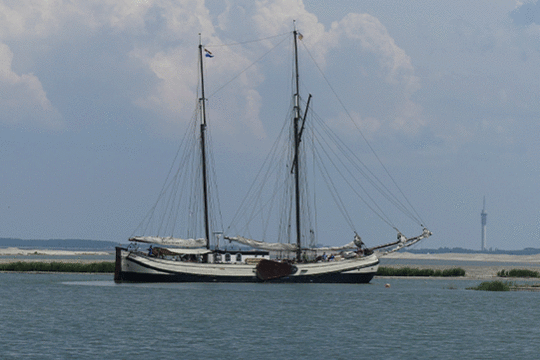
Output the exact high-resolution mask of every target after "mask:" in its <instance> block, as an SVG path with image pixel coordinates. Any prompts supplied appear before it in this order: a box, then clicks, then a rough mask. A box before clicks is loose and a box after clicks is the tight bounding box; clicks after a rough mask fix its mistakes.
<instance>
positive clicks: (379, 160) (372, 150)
mask: <svg viewBox="0 0 540 360" xmlns="http://www.w3.org/2000/svg"><path fill="white" fill-rule="evenodd" d="M301 43H302V45H303V46H304V48H305V49H306V52H307V53H308V55H309V56H310V57H311V60H312V61H313V63H314V64H315V66H316V67H317V69H318V70H319V72H320V73H321V75H322V77H323V78H324V80H325V81H326V84H327V85H328V87H329V88H330V90H331V91H332V93H333V94H334V96H335V97H336V99H337V101H338V102H339V104H340V105H341V107H342V108H343V110H344V111H345V113H346V114H347V116H348V117H349V119H350V120H351V122H352V123H353V124H354V126H355V127H356V129H357V130H358V132H359V133H360V135H361V136H362V138H363V139H364V141H365V142H366V144H367V146H368V147H369V149H370V150H371V152H372V153H373V155H374V156H375V158H376V159H377V161H378V162H379V164H380V165H381V166H382V168H383V169H384V171H385V172H386V174H387V175H388V177H389V178H390V179H391V180H392V182H393V183H394V185H395V186H396V188H397V189H398V190H399V192H400V193H401V195H402V196H403V198H404V199H405V201H406V202H407V203H408V204H409V206H410V207H411V209H412V210H413V211H414V213H415V214H416V216H417V218H418V219H419V222H420V224H421V225H422V226H423V225H425V222H424V221H423V220H422V218H421V217H420V215H419V214H418V212H417V211H416V209H415V208H414V207H413V205H412V204H411V202H410V201H409V199H408V198H407V197H406V196H405V194H404V193H403V191H402V190H401V188H400V187H399V186H398V184H397V182H396V181H395V180H394V178H393V177H392V175H391V174H390V172H389V171H388V169H387V168H386V166H384V164H383V162H382V161H381V159H380V158H379V156H378V155H377V153H376V152H375V149H373V147H372V146H371V144H370V143H369V141H368V140H367V138H366V137H365V136H364V133H363V132H362V130H361V129H360V128H359V127H358V125H357V124H356V122H354V121H353V119H352V116H351V114H350V113H349V110H348V109H347V108H346V107H345V104H343V102H342V101H341V99H340V98H339V96H338V95H337V93H336V91H335V90H334V88H333V87H332V85H331V84H330V81H329V80H328V78H327V77H326V75H325V74H324V72H323V71H322V69H321V67H320V66H319V64H318V63H317V62H316V61H315V58H314V57H313V55H312V54H311V52H310V51H309V49H308V48H307V46H306V44H305V43H304V42H301Z"/></svg>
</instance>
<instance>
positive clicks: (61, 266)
mask: <svg viewBox="0 0 540 360" xmlns="http://www.w3.org/2000/svg"><path fill="white" fill-rule="evenodd" d="M0 271H16V272H31V271H38V272H76V273H113V272H114V262H113V261H102V262H94V263H84V264H83V263H67V262H57V261H53V262H40V261H35V262H24V261H18V262H12V263H5V264H0Z"/></svg>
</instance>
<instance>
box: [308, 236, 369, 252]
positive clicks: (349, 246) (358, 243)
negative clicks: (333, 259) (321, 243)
mask: <svg viewBox="0 0 540 360" xmlns="http://www.w3.org/2000/svg"><path fill="white" fill-rule="evenodd" d="M362 245H364V243H363V242H362V239H361V238H360V236H358V234H355V235H354V240H353V241H351V242H350V243H348V244H345V245H342V246H326V247H319V248H307V249H306V250H316V251H341V250H348V249H355V248H361V247H362Z"/></svg>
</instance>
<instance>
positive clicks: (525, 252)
mask: <svg viewBox="0 0 540 360" xmlns="http://www.w3.org/2000/svg"><path fill="white" fill-rule="evenodd" d="M406 251H407V252H410V253H413V254H447V253H454V254H495V255H536V254H540V249H535V248H525V249H523V250H499V249H495V250H489V251H481V250H470V249H463V248H459V247H456V248H447V247H444V248H438V249H407V250H406Z"/></svg>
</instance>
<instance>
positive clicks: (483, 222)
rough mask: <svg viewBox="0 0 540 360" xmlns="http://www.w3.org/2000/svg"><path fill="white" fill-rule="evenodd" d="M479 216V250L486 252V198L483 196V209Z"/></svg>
mask: <svg viewBox="0 0 540 360" xmlns="http://www.w3.org/2000/svg"><path fill="white" fill-rule="evenodd" d="M480 216H482V246H481V247H480V250H482V251H486V250H487V247H486V223H487V212H486V197H485V196H484V207H483V208H482V212H481V213H480Z"/></svg>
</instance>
